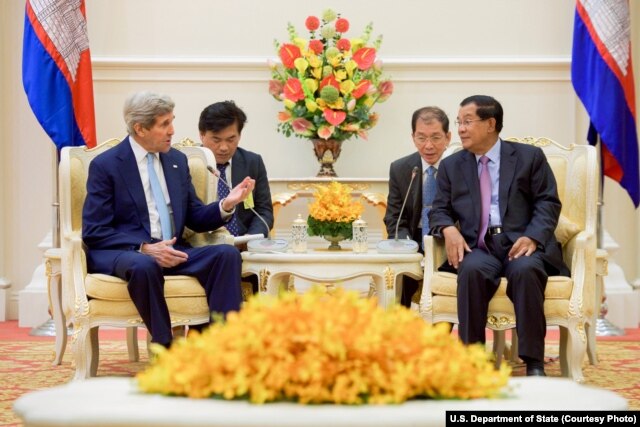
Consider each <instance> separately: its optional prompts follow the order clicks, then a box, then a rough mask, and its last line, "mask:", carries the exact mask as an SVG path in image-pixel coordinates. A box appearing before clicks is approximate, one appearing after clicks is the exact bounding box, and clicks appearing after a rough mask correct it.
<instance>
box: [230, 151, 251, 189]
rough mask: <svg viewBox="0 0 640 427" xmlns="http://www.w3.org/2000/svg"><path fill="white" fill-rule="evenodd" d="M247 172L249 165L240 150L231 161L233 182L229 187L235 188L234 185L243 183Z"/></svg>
mask: <svg viewBox="0 0 640 427" xmlns="http://www.w3.org/2000/svg"><path fill="white" fill-rule="evenodd" d="M246 171H247V164H246V162H245V159H244V156H243V155H242V153H241V152H240V149H239V148H238V149H237V150H236V152H235V154H234V155H233V158H232V161H231V182H230V183H229V187H231V188H233V186H234V185H236V184H237V183H239V182H240V181H242V180H243V179H244V177H245V176H246V174H247V172H246Z"/></svg>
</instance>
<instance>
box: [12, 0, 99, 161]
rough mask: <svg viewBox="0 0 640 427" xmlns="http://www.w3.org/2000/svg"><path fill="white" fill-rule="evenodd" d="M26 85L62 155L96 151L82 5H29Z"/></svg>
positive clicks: (69, 0) (46, 0)
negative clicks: (75, 148)
mask: <svg viewBox="0 0 640 427" xmlns="http://www.w3.org/2000/svg"><path fill="white" fill-rule="evenodd" d="M22 83H23V85H24V90H25V92H26V93H27V98H28V100H29V104H30V105H31V109H32V110H33V113H34V114H35V116H36V118H37V119H38V121H39V122H40V124H41V125H42V127H43V128H44V130H45V131H46V132H47V134H48V135H49V137H50V138H51V139H52V141H53V143H54V144H55V145H56V146H57V147H58V149H61V148H62V147H65V146H69V145H85V144H86V145H87V146H89V147H94V146H95V145H96V126H95V115H94V110H93V78H92V75H91V54H90V52H89V39H88V37H87V20H86V17H85V7H84V0H27V2H26V11H25V19H24V40H23V51H22Z"/></svg>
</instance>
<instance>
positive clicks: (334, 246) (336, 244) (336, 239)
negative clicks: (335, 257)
mask: <svg viewBox="0 0 640 427" xmlns="http://www.w3.org/2000/svg"><path fill="white" fill-rule="evenodd" d="M322 237H323V238H324V239H325V240H328V241H330V242H331V244H330V245H329V247H328V248H327V249H328V250H330V251H341V250H342V247H341V246H340V242H342V241H343V240H345V239H346V237H344V236H343V235H342V234H338V235H337V236H326V235H325V236H322Z"/></svg>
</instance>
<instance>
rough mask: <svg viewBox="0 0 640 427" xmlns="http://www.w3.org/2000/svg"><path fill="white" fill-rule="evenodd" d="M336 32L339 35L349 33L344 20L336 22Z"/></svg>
mask: <svg viewBox="0 0 640 427" xmlns="http://www.w3.org/2000/svg"><path fill="white" fill-rule="evenodd" d="M336 31H337V32H339V33H346V32H347V31H349V21H347V20H346V19H344V18H338V19H337V20H336Z"/></svg>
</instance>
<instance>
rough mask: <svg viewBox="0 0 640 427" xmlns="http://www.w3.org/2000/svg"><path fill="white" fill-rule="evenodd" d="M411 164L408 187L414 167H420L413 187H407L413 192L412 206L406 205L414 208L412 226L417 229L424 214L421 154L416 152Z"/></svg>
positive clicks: (410, 196)
mask: <svg viewBox="0 0 640 427" xmlns="http://www.w3.org/2000/svg"><path fill="white" fill-rule="evenodd" d="M408 166H409V174H408V175H407V187H408V186H409V183H410V182H411V174H412V173H413V168H415V167H417V168H418V173H417V174H416V177H415V178H414V179H413V185H412V186H411V188H410V189H409V188H407V190H410V191H411V194H410V195H409V196H408V197H409V200H410V201H411V206H407V207H405V209H407V208H411V209H412V211H413V212H412V215H411V219H412V221H411V222H412V224H410V227H411V229H412V230H415V229H416V227H418V223H419V222H420V217H421V216H422V160H420V154H419V153H415V155H414V156H413V157H412V158H411V161H410V163H409V164H408Z"/></svg>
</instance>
